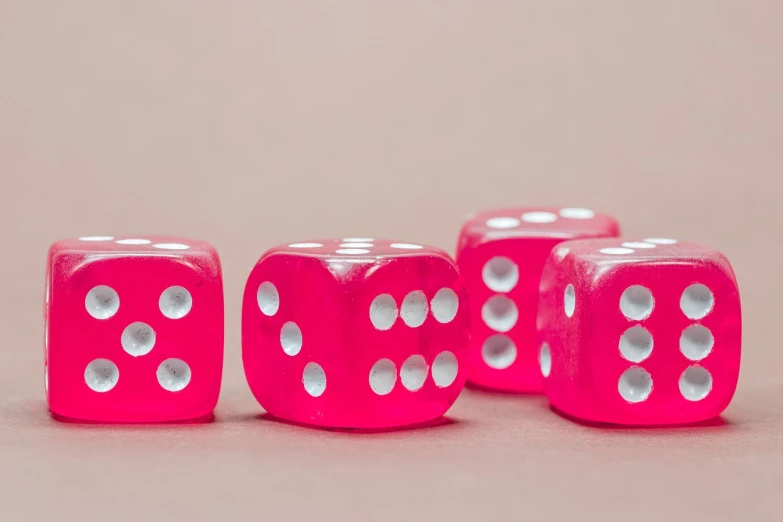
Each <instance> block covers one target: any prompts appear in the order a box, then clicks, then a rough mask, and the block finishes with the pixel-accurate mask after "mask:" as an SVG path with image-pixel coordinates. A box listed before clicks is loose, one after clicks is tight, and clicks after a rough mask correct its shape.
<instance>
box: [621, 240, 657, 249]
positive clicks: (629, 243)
mask: <svg viewBox="0 0 783 522" xmlns="http://www.w3.org/2000/svg"><path fill="white" fill-rule="evenodd" d="M623 246H624V247H626V248H641V249H645V248H655V245H654V244H652V243H642V242H640V241H626V242H625V243H623Z"/></svg>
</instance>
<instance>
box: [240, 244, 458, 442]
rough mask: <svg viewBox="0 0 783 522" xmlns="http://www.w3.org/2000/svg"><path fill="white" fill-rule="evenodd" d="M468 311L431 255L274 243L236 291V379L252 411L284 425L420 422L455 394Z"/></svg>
mask: <svg viewBox="0 0 783 522" xmlns="http://www.w3.org/2000/svg"><path fill="white" fill-rule="evenodd" d="M468 314H469V308H468V302H467V295H466V290H465V285H464V283H463V281H462V278H461V277H460V275H459V273H458V271H457V269H456V266H455V265H454V263H453V261H452V259H451V258H450V257H449V255H448V254H446V253H445V252H443V251H441V250H439V249H436V248H431V247H425V246H422V245H415V244H410V243H400V242H392V241H380V240H375V239H371V238H346V239H342V240H319V241H311V242H306V243H292V244H288V245H284V246H280V247H277V248H273V249H272V250H270V251H268V252H267V253H265V254H264V255H263V256H262V257H261V259H260V260H259V261H258V263H257V264H256V266H255V267H254V268H253V270H252V272H251V274H250V276H249V278H248V281H247V285H246V288H245V294H244V299H243V307H242V352H243V362H244V367H245V374H246V377H247V380H248V383H249V385H250V388H251V390H252V391H253V393H254V395H255V397H256V398H257V400H258V401H259V403H260V404H261V406H262V407H263V408H264V409H265V410H266V411H267V412H268V413H270V414H271V415H273V416H275V417H278V418H281V419H285V420H288V421H292V422H298V423H304V424H311V425H317V426H329V427H342V428H366V429H378V428H390V427H402V426H407V425H413V424H418V423H423V422H427V421H431V420H434V419H437V418H439V417H441V416H442V415H443V414H444V413H445V412H446V411H447V410H448V409H449V407H450V406H451V405H452V404H453V403H454V401H455V400H456V398H457V396H458V395H459V393H460V391H461V390H462V388H463V385H464V381H465V369H464V364H463V363H464V359H465V354H466V350H467V345H468V336H469V329H468Z"/></svg>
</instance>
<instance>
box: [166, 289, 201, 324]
mask: <svg viewBox="0 0 783 522" xmlns="http://www.w3.org/2000/svg"><path fill="white" fill-rule="evenodd" d="M158 307H160V312H161V313H162V314H163V315H165V316H166V317H168V318H169V319H182V318H183V317H185V316H186V315H188V313H190V310H191V308H193V296H191V295H190V292H188V291H187V290H186V289H185V288H183V287H181V286H170V287H168V288H167V289H165V290H164V291H163V293H162V294H160V299H159V300H158Z"/></svg>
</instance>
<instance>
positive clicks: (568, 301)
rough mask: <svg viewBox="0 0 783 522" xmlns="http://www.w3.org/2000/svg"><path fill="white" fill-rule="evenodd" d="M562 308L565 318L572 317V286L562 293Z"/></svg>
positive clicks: (574, 296) (573, 295) (574, 299)
mask: <svg viewBox="0 0 783 522" xmlns="http://www.w3.org/2000/svg"><path fill="white" fill-rule="evenodd" d="M563 308H565V314H566V316H567V317H572V316H573V315H574V310H576V290H574V285H572V284H569V285H568V286H567V287H566V289H565V292H564V293H563Z"/></svg>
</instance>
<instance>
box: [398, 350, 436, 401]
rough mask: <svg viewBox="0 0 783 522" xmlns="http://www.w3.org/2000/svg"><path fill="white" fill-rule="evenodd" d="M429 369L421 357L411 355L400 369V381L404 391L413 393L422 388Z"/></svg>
mask: <svg viewBox="0 0 783 522" xmlns="http://www.w3.org/2000/svg"><path fill="white" fill-rule="evenodd" d="M428 371H429V368H428V367H427V363H426V362H425V361H424V357H422V356H421V355H411V356H410V357H408V358H407V359H405V362H404V363H402V368H400V381H402V385H403V386H405V389H407V390H409V391H412V392H415V391H418V390H420V389H421V388H422V386H424V381H426V380H427V372H428Z"/></svg>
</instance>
